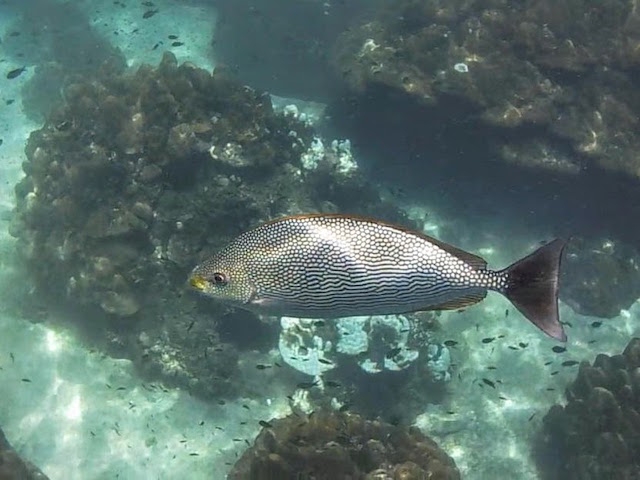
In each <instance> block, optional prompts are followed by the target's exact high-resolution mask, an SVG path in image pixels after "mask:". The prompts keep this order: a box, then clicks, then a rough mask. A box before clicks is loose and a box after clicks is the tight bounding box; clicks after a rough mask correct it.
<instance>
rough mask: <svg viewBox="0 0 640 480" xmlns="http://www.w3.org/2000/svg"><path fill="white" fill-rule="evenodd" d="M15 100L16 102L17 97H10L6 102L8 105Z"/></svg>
mask: <svg viewBox="0 0 640 480" xmlns="http://www.w3.org/2000/svg"><path fill="white" fill-rule="evenodd" d="M13 102H15V99H13V98H10V99H8V100H6V101H5V102H4V103H6V104H7V105H13Z"/></svg>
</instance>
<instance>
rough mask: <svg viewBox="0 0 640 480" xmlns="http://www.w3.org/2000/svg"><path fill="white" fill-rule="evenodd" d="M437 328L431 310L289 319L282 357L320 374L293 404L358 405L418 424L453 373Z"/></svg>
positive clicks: (307, 407)
mask: <svg viewBox="0 0 640 480" xmlns="http://www.w3.org/2000/svg"><path fill="white" fill-rule="evenodd" d="M436 326H437V323H436V321H435V316H434V315H433V314H432V313H431V312H421V313H416V314H406V315H387V316H364V317H348V318H341V319H337V320H328V321H325V320H321V319H300V318H289V317H283V318H282V319H281V327H282V329H281V331H280V338H279V342H278V347H279V351H280V355H281V356H282V360H283V361H284V363H286V364H288V365H289V366H291V367H292V368H294V369H295V370H297V371H299V372H302V373H303V374H305V375H310V376H311V377H313V378H311V379H309V378H308V377H307V379H305V381H303V382H300V383H299V384H298V386H297V390H296V391H295V392H294V394H293V395H292V398H291V399H290V400H291V407H292V408H293V409H294V410H298V411H301V412H306V413H309V412H310V411H312V410H314V409H322V408H327V409H336V410H340V409H352V410H355V411H358V412H361V413H366V414H367V415H371V416H377V417H378V418H382V419H385V420H388V421H393V422H400V421H408V422H410V421H411V419H412V418H413V417H412V416H413V415H417V414H418V413H419V412H420V411H421V409H422V408H424V405H425V404H428V403H438V402H440V401H441V399H442V396H443V395H444V394H445V393H446V384H447V382H448V381H449V380H450V377H451V373H450V370H451V366H452V365H451V357H450V352H449V349H448V348H447V347H446V346H444V345H441V344H438V343H437V342H436V341H435V339H434V335H433V332H434V330H435V329H436ZM369 393H371V394H369ZM398 398H403V401H402V402H401V403H400V404H399V403H398V401H397V400H398Z"/></svg>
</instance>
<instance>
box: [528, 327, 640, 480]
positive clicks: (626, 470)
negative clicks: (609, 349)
mask: <svg viewBox="0 0 640 480" xmlns="http://www.w3.org/2000/svg"><path fill="white" fill-rule="evenodd" d="M566 396H567V405H566V406H561V405H554V406H553V407H551V409H550V410H549V412H548V413H547V415H546V416H545V418H544V429H543V432H542V435H541V438H540V441H539V445H538V464H539V467H540V470H541V472H542V473H543V475H544V476H543V478H548V479H555V478H566V479H570V480H571V479H575V480H578V479H580V480H590V479H593V480H596V479H613V478H616V479H629V480H631V479H636V478H640V462H639V460H638V459H640V443H639V442H638V439H639V438H640V338H634V339H632V340H631V341H630V342H629V345H628V346H627V347H626V348H625V350H624V352H623V353H622V355H614V356H611V357H610V356H608V355H604V354H600V355H598V356H597V357H596V359H595V361H594V362H593V365H589V364H588V363H587V362H583V363H582V364H581V365H580V370H579V371H578V376H577V378H576V380H575V381H574V382H573V384H571V385H570V386H569V387H568V388H567V390H566Z"/></svg>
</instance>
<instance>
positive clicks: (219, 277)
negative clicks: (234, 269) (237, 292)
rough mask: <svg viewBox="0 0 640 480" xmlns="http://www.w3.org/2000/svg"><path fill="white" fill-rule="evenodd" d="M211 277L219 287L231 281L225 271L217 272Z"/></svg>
mask: <svg viewBox="0 0 640 480" xmlns="http://www.w3.org/2000/svg"><path fill="white" fill-rule="evenodd" d="M211 278H213V283H215V284H216V285H217V286H219V287H224V286H225V285H226V284H227V283H229V280H228V279H227V276H226V275H225V274H224V273H220V272H216V273H214V274H213V276H212V277H211Z"/></svg>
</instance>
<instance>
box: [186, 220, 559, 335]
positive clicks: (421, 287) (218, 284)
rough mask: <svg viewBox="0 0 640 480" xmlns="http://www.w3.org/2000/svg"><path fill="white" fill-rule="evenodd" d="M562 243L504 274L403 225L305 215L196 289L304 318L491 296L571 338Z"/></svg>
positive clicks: (220, 262)
mask: <svg viewBox="0 0 640 480" xmlns="http://www.w3.org/2000/svg"><path fill="white" fill-rule="evenodd" d="M565 244H566V242H565V241H563V240H559V239H558V240H554V241H552V242H550V243H548V244H546V245H544V246H543V247H541V248H539V249H538V250H536V251H535V252H533V253H532V254H530V255H528V256H526V257H525V258H523V259H521V260H519V261H517V262H515V263H514V264H513V265H511V266H510V267H507V268H505V269H504V270H489V269H487V263H486V262H485V260H484V259H482V258H480V257H478V256H476V255H473V254H471V253H468V252H465V251H463V250H460V249H458V248H456V247H453V246H451V245H448V244H446V243H444V242H441V241H440V240H436V239H435V238H432V237H428V236H426V235H424V234H422V233H420V232H416V231H410V230H408V229H406V228H404V227H401V226H395V225H391V224H388V223H384V222H381V221H378V220H373V219H366V218H362V217H355V216H349V215H332V214H316V215H313V214H312V215H299V216H292V217H285V218H281V219H278V220H274V221H270V222H267V223H265V224H263V225H260V226H258V227H257V228H254V229H253V230H249V231H248V232H245V233H243V234H241V235H240V236H239V237H237V238H236V239H235V240H234V241H232V242H231V243H230V244H229V245H227V246H226V247H225V248H223V249H222V250H221V251H220V252H218V253H217V254H216V255H214V256H213V257H211V258H210V259H208V260H206V261H205V262H203V263H202V264H200V265H198V266H196V267H195V268H194V269H193V271H192V272H191V275H190V277H189V284H190V285H191V287H193V288H194V289H195V290H197V291H199V292H200V293H202V294H205V295H207V296H210V297H213V298H217V299H219V300H224V301H227V302H230V303H231V304H233V305H236V306H239V307H242V308H245V309H248V310H252V311H254V312H258V313H261V314H267V315H273V316H291V317H302V318H341V317H349V316H362V315H385V314H397V313H406V312H414V311H421V310H458V309H460V308H464V307H468V306H470V305H473V304H475V303H478V302H480V301H481V300H482V299H483V298H484V297H485V296H486V294H487V292H488V291H489V290H494V291H497V292H500V293H502V294H503V295H505V296H506V297H507V298H508V299H509V300H511V301H512V302H513V304H514V306H515V307H516V308H517V309H518V310H519V311H520V312H521V313H522V314H523V315H524V316H525V317H526V318H527V319H528V320H529V321H531V322H532V323H533V324H534V325H536V326H537V327H538V328H540V329H541V330H542V331H544V332H545V333H546V334H547V335H549V336H551V337H553V338H555V339H557V340H560V341H566V339H567V337H566V335H565V332H564V330H563V327H562V325H561V324H560V322H559V318H558V298H557V297H558V270H559V266H560V258H561V256H562V251H563V249H564V246H565ZM380 245H387V246H392V247H393V248H383V249H381V248H380ZM285 279H286V281H285ZM381 279H384V281H383V282H382V283H381ZM373 287H375V288H373Z"/></svg>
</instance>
